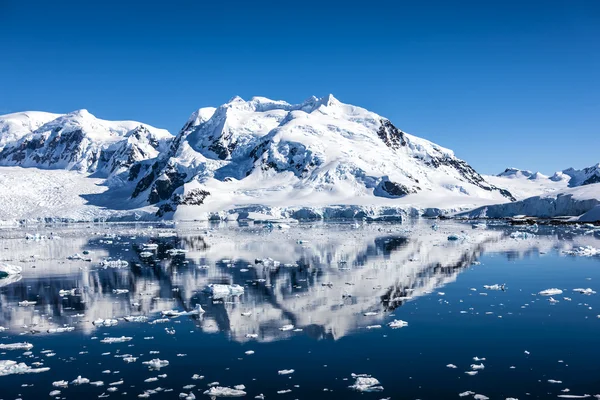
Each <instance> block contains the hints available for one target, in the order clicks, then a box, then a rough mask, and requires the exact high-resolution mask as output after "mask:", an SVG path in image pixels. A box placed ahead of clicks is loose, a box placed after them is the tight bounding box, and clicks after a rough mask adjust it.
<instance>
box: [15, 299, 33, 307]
mask: <svg viewBox="0 0 600 400" xmlns="http://www.w3.org/2000/svg"><path fill="white" fill-rule="evenodd" d="M18 304H19V306H21V307H28V306H35V305H36V304H37V301H28V300H23V301H20V302H19V303H18Z"/></svg>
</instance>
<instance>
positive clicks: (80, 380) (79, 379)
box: [71, 375, 90, 385]
mask: <svg viewBox="0 0 600 400" xmlns="http://www.w3.org/2000/svg"><path fill="white" fill-rule="evenodd" d="M87 383H90V380H89V379H88V378H82V377H81V375H79V376H78V377H77V378H75V379H74V380H73V381H71V385H85V384H87Z"/></svg>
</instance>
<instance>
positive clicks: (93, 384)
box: [90, 381, 104, 387]
mask: <svg viewBox="0 0 600 400" xmlns="http://www.w3.org/2000/svg"><path fill="white" fill-rule="evenodd" d="M90 385H92V386H96V387H100V386H104V382H103V381H94V382H90Z"/></svg>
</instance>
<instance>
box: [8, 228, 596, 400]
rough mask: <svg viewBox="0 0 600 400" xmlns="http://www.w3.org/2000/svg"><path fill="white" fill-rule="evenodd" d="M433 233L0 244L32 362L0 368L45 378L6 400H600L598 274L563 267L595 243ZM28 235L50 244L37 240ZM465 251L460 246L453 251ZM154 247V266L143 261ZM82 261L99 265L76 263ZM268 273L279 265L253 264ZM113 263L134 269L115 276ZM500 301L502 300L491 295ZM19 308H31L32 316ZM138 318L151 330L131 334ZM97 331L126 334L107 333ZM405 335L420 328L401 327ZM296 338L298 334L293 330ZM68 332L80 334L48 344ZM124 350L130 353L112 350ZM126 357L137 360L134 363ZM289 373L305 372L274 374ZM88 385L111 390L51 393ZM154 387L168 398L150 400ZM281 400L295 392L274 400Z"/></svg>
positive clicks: (206, 235)
mask: <svg viewBox="0 0 600 400" xmlns="http://www.w3.org/2000/svg"><path fill="white" fill-rule="evenodd" d="M431 224H432V222H427V221H423V222H420V223H417V224H361V225H357V224H354V223H346V224H342V223H339V224H300V225H292V226H291V227H286V226H284V227H283V229H279V227H277V226H274V227H269V226H266V225H253V224H250V225H246V226H240V225H239V224H237V223H236V224H224V225H198V224H197V225H194V224H181V225H177V226H150V225H145V224H140V225H110V224H108V225H90V226H63V227H61V226H46V227H36V229H33V228H29V229H19V230H14V229H3V230H0V261H2V262H6V263H9V264H15V265H20V266H22V267H23V274H22V277H21V278H20V279H18V277H17V278H14V279H10V278H7V279H2V280H0V326H1V327H4V328H6V330H4V332H2V333H0V344H11V343H19V342H28V343H31V344H32V345H33V348H32V349H31V350H30V353H27V352H26V351H25V350H1V351H0V360H13V361H17V362H24V363H26V364H27V365H28V366H31V367H33V368H43V367H49V368H50V370H49V371H47V372H41V373H36V374H23V375H9V376H0V399H4V400H8V399H17V398H22V399H43V398H50V397H49V393H50V392H51V391H53V390H60V391H61V393H60V394H57V395H56V396H55V397H59V398H67V399H79V398H91V397H93V398H96V397H98V396H109V397H111V398H120V399H129V398H132V399H134V398H138V395H140V394H144V393H147V394H148V395H149V398H152V399H178V398H180V393H185V394H186V395H187V396H189V393H193V396H195V397H196V398H209V397H208V396H206V395H204V394H203V392H204V391H205V390H207V389H208V387H209V385H210V384H212V383H214V382H219V386H223V387H234V386H236V385H244V386H245V389H243V390H244V391H245V392H246V393H247V395H246V398H254V397H255V396H257V395H259V394H264V396H265V397H266V398H281V399H321V398H323V399H325V398H327V399H354V398H361V399H382V398H392V399H441V398H459V393H463V392H466V391H471V392H473V393H472V394H471V395H465V396H464V397H463V398H467V399H468V398H473V395H475V394H477V395H483V396H487V397H489V398H490V399H505V398H510V397H512V398H518V399H526V398H536V399H546V398H557V396H559V395H562V396H565V395H567V396H569V395H571V396H573V395H575V396H581V395H585V394H589V395H595V394H598V393H600V364H598V359H600V318H598V315H599V314H600V304H598V303H599V300H598V299H599V298H600V297H599V296H600V294H591V295H584V294H580V293H577V292H574V291H573V289H576V288H591V289H600V285H598V284H597V283H598V282H600V257H597V256H596V257H584V256H570V255H566V254H565V253H564V251H568V250H571V249H572V248H573V247H574V246H593V247H596V248H598V247H600V230H594V229H591V228H589V227H585V226H582V227H567V228H544V229H540V230H539V231H538V230H536V229H530V230H529V231H528V233H527V235H523V234H515V232H516V231H523V228H514V227H509V226H505V225H496V226H492V225H490V226H488V227H487V229H473V228H472V226H471V225H470V224H459V223H455V222H448V223H441V222H440V223H438V224H439V227H437V230H436V229H432V228H431ZM533 231H535V232H533ZM28 233H30V234H31V233H38V234H40V235H45V236H46V238H42V239H38V240H35V239H34V240H32V239H29V240H28V239H25V236H26V234H28ZM452 234H455V235H457V236H458V239H459V240H448V236H449V235H452ZM511 234H512V237H511ZM151 243H153V244H156V245H158V246H157V248H156V249H152V246H150V249H149V248H148V247H146V248H144V246H143V245H144V244H151ZM173 249H181V250H185V252H179V253H178V254H176V253H177V252H173V251H169V250H173ZM84 252H85V253H87V254H84ZM144 252H149V253H151V254H150V255H148V254H142V253H144ZM77 253H78V254H81V255H82V256H83V257H84V258H88V257H89V258H91V261H84V260H69V259H68V257H70V256H73V255H74V254H77ZM266 258H271V259H272V260H266V261H263V262H262V263H261V262H257V259H266ZM104 260H124V261H127V263H128V265H127V266H121V267H119V268H114V265H110V266H107V265H102V262H103V261H104ZM274 261H277V262H279V263H280V265H275V264H276V263H274ZM211 283H223V284H239V285H242V286H243V287H244V293H243V294H242V295H241V296H229V297H225V298H221V299H215V298H212V297H211V295H210V294H209V293H205V292H204V291H203V290H204V289H205V287H206V286H207V284H211ZM492 284H505V285H506V286H505V290H504V291H503V290H487V289H485V288H484V285H492ZM549 288H559V289H562V290H563V293H562V294H559V295H555V296H553V297H552V298H553V299H554V300H556V301H557V302H552V301H549V299H550V297H548V296H540V295H538V292H540V291H542V290H545V289H549ZM72 289H75V291H74V293H66V294H65V293H64V292H63V293H62V294H63V295H62V296H61V293H60V291H61V290H65V291H71V290H72ZM125 291H127V292H125ZM565 298H566V299H565ZM569 299H570V300H569ZM24 300H28V301H32V302H36V304H35V305H29V306H22V305H19V302H22V301H24ZM198 304H200V305H201V306H202V308H203V309H204V310H205V312H204V313H203V314H201V315H186V316H180V317H177V318H169V319H168V321H163V322H159V323H155V324H152V323H151V322H153V321H155V320H160V319H164V318H165V317H163V316H162V315H161V311H165V310H171V309H174V310H177V311H190V310H194V309H195V308H196V306H197V305H198ZM365 313H366V314H367V315H365ZM370 314H375V315H370ZM131 315H133V316H138V315H143V316H146V317H148V321H147V322H127V321H125V320H124V319H123V317H126V316H131ZM98 319H117V320H118V323H117V325H115V326H110V327H106V326H98V325H94V323H93V322H94V321H96V320H98ZM395 319H398V320H403V321H406V322H407V323H408V326H405V327H403V328H399V329H392V328H390V327H388V326H387V323H389V322H390V321H392V320H395ZM285 325H293V326H294V329H293V330H288V331H282V330H280V328H282V327H284V326H285ZM379 325H380V326H381V327H377V326H379ZM63 327H73V328H74V330H73V331H71V332H64V333H49V332H48V330H52V329H56V328H63ZM367 327H370V328H367ZM247 335H250V336H253V335H257V336H256V337H247ZM121 336H125V337H131V338H132V339H131V340H130V341H127V342H123V343H114V344H109V343H103V342H102V340H103V339H105V338H107V337H111V338H116V337H121ZM248 351H254V354H246V352H248ZM127 355H130V356H131V357H133V358H137V359H136V360H135V361H134V360H130V361H132V362H126V361H125V358H126V357H127ZM474 357H478V358H480V359H482V358H485V360H479V361H475V360H474ZM156 358H158V359H160V360H167V361H168V362H169V365H168V366H166V367H164V368H161V369H160V370H153V369H151V368H150V367H149V366H148V365H144V364H143V362H144V361H149V360H151V359H156ZM36 363H39V364H36ZM449 364H453V365H454V366H456V368H451V367H448V366H447V365H449ZM472 364H476V365H480V364H483V367H484V368H483V369H473V368H472V367H471V365H472ZM286 369H293V370H294V372H293V373H291V374H286V375H280V374H279V373H278V371H281V370H286ZM468 371H477V374H475V375H469V374H466V372H468ZM353 373H356V374H368V375H371V376H372V377H374V378H376V379H377V380H379V382H380V385H381V386H382V387H383V391H381V392H375V393H362V392H357V391H354V390H352V389H349V388H348V386H350V385H352V384H354V381H355V380H354V379H353V378H352V376H351V375H352V374H353ZM194 374H197V375H199V376H202V377H203V378H202V379H192V376H193V375H194ZM79 375H81V376H82V377H84V378H88V379H89V380H90V381H103V382H104V385H102V386H92V385H90V384H82V385H75V384H71V383H70V384H69V385H68V388H56V387H53V385H52V383H53V382H55V381H60V380H66V381H69V382H71V381H73V380H74V379H75V378H77V377H78V376H79ZM159 376H160V377H159ZM149 378H157V380H151V381H150V382H145V380H147V379H149ZM120 381H122V383H121V384H117V385H112V386H111V385H110V384H111V383H118V382H120ZM549 381H550V382H549ZM555 381H560V382H561V383H557V382H555ZM551 382H555V383H551ZM188 385H195V386H193V387H192V386H188ZM148 390H154V391H155V392H148ZM284 390H291V392H288V393H281V394H278V393H277V392H278V391H284ZM186 395H183V397H182V398H185V397H186ZM190 398H192V397H190ZM475 398H485V397H475Z"/></svg>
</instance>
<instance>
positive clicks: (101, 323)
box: [92, 318, 119, 326]
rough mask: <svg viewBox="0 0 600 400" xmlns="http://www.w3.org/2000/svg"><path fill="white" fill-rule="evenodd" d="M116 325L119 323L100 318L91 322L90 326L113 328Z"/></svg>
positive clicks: (114, 320)
mask: <svg viewBox="0 0 600 400" xmlns="http://www.w3.org/2000/svg"><path fill="white" fill-rule="evenodd" d="M118 323H119V321H117V320H116V319H102V318H98V319H97V320H95V321H93V322H92V324H94V325H95V326H115V325H117V324H118Z"/></svg>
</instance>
